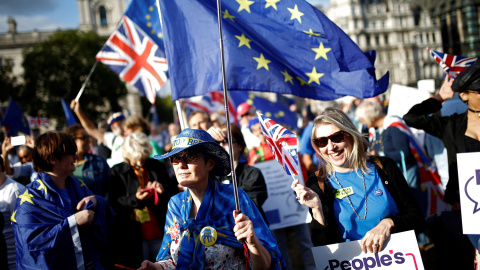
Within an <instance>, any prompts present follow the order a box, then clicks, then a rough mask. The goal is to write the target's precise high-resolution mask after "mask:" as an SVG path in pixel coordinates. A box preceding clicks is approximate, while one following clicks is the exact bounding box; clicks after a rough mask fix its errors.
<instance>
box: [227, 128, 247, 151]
mask: <svg viewBox="0 0 480 270" xmlns="http://www.w3.org/2000/svg"><path fill="white" fill-rule="evenodd" d="M230 129H231V130H232V139H233V141H236V142H237V143H238V144H239V145H240V146H241V147H242V151H241V152H242V153H243V151H244V150H245V147H246V146H247V144H246V143H245V139H244V138H243V133H242V130H241V129H240V128H239V127H238V126H237V125H235V124H230Z"/></svg>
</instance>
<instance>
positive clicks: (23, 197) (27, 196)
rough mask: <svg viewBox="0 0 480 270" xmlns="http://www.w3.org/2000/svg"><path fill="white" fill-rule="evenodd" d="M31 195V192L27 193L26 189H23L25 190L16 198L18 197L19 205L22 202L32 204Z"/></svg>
mask: <svg viewBox="0 0 480 270" xmlns="http://www.w3.org/2000/svg"><path fill="white" fill-rule="evenodd" d="M32 197H33V195H32V194H28V189H25V192H24V193H23V194H22V195H20V196H18V198H20V205H22V204H23V203H24V202H29V203H31V204H34V203H33V201H32Z"/></svg>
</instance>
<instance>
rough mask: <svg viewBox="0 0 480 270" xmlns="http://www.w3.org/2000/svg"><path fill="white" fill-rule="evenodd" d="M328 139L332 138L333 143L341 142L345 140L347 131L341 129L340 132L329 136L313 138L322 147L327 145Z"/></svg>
mask: <svg viewBox="0 0 480 270" xmlns="http://www.w3.org/2000/svg"><path fill="white" fill-rule="evenodd" d="M328 140H331V141H332V143H341V142H343V141H344V140H345V131H343V130H341V131H338V132H335V133H333V134H332V135H330V136H327V137H320V138H315V139H313V140H312V141H313V143H314V144H315V145H316V146H317V147H320V148H323V147H325V146H327V144H328Z"/></svg>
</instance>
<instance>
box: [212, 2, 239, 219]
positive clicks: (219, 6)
mask: <svg viewBox="0 0 480 270" xmlns="http://www.w3.org/2000/svg"><path fill="white" fill-rule="evenodd" d="M217 18H218V33H219V36H220V42H219V43H220V58H221V61H222V65H221V66H222V82H223V97H224V98H223V100H224V103H225V116H226V118H227V137H228V141H229V142H232V141H233V140H232V129H231V127H230V110H229V109H228V93H227V76H226V72H225V55H224V52H223V34H222V4H221V2H220V0H217ZM228 152H229V154H230V168H231V175H232V184H233V187H234V188H233V195H234V198H235V210H236V212H237V213H240V212H241V209H240V202H239V199H238V185H237V177H236V175H235V163H234V160H233V148H232V144H231V143H229V144H228Z"/></svg>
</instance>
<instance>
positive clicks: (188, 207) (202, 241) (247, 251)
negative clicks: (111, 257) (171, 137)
mask: <svg viewBox="0 0 480 270" xmlns="http://www.w3.org/2000/svg"><path fill="white" fill-rule="evenodd" d="M155 158H157V159H165V158H170V162H171V163H172V165H173V168H174V171H175V175H176V177H177V181H178V183H179V184H180V185H182V186H184V187H186V188H187V189H186V190H185V191H184V192H182V193H179V194H177V195H176V196H174V197H172V198H171V199H170V202H169V203H168V212H167V221H166V223H165V235H164V238H163V243H162V247H161V248H160V252H159V254H158V256H157V261H156V262H155V263H152V262H150V261H144V262H143V263H142V265H141V267H140V268H139V269H176V268H178V269H187V268H188V269H245V268H246V267H247V265H246V262H248V266H249V267H253V268H254V269H282V268H284V265H285V263H284V261H283V259H282V257H281V254H280V252H279V250H278V248H277V245H276V242H275V239H274V238H273V236H272V234H271V232H270V230H269V229H268V227H267V225H266V224H265V222H264V221H263V218H262V216H261V215H260V212H259V211H258V209H257V208H256V206H255V204H254V203H253V201H252V200H251V199H250V198H249V197H248V195H246V193H245V192H243V191H242V190H238V196H239V202H240V208H241V210H242V213H241V214H238V215H236V216H235V213H234V210H235V201H234V196H233V187H232V185H225V184H221V183H220V182H219V181H218V180H217V179H216V178H215V177H214V175H217V176H223V175H227V174H229V173H230V171H231V170H230V165H229V156H228V154H227V152H226V151H225V150H224V149H223V148H222V147H221V146H220V145H219V144H217V143H216V142H215V141H214V140H213V138H212V137H211V136H210V135H209V134H208V133H207V132H206V131H204V130H199V129H185V130H183V131H182V132H181V133H180V134H179V135H178V136H177V137H176V139H175V141H174V142H173V148H172V151H171V152H169V153H168V154H165V155H161V156H156V157H155ZM240 239H245V248H244V246H243V245H242V243H241V242H240Z"/></svg>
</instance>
